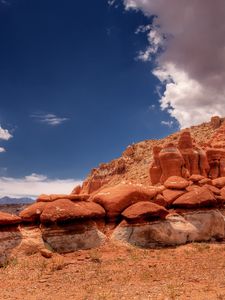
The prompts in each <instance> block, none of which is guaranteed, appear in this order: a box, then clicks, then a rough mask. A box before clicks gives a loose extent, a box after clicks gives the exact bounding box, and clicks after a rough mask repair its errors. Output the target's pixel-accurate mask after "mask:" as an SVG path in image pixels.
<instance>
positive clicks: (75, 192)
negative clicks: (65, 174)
mask: <svg viewBox="0 0 225 300" xmlns="http://www.w3.org/2000/svg"><path fill="white" fill-rule="evenodd" d="M81 190H82V187H81V186H80V185H77V186H75V188H74V189H73V190H72V193H71V195H79V194H80V193H81Z"/></svg>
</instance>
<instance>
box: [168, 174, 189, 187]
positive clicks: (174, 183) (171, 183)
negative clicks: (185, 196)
mask: <svg viewBox="0 0 225 300" xmlns="http://www.w3.org/2000/svg"><path fill="white" fill-rule="evenodd" d="M189 184H190V183H189V181H188V180H186V179H184V178H182V177H180V176H170V177H169V178H168V179H167V180H166V181H165V182H164V185H165V187H166V188H167V189H177V190H182V189H185V188H186V187H188V186H189Z"/></svg>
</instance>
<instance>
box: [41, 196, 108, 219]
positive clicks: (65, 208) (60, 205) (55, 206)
mask: <svg viewBox="0 0 225 300" xmlns="http://www.w3.org/2000/svg"><path fill="white" fill-rule="evenodd" d="M104 215H105V211H104V209H103V208H102V207H101V206H100V205H98V204H96V203H90V204H87V203H86V202H72V201H70V200H68V199H59V200H56V201H54V202H50V203H48V204H47V205H46V206H45V208H44V210H43V212H42V214H41V217H40V220H41V223H43V224H46V223H57V222H66V221H67V222H68V221H72V220H76V219H90V218H102V217H104Z"/></svg>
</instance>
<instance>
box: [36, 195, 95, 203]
mask: <svg viewBox="0 0 225 300" xmlns="http://www.w3.org/2000/svg"><path fill="white" fill-rule="evenodd" d="M89 197H90V195H88V194H78V195H77V194H70V195H65V194H51V195H44V194H42V195H40V196H39V197H38V198H37V200H36V202H53V201H55V200H59V199H68V200H72V201H86V200H87V199H88V198H89Z"/></svg>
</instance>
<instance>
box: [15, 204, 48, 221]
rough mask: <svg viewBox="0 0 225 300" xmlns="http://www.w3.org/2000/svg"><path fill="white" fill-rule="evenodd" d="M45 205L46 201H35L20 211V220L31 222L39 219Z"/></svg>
mask: <svg viewBox="0 0 225 300" xmlns="http://www.w3.org/2000/svg"><path fill="white" fill-rule="evenodd" d="M46 205H47V203H46V202H36V203H34V204H31V205H29V206H28V207H27V208H25V209H24V210H22V211H21V212H20V217H21V219H22V221H23V222H31V223H33V222H38V221H40V215H41V214H42V212H43V210H44V208H45V206H46Z"/></svg>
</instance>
